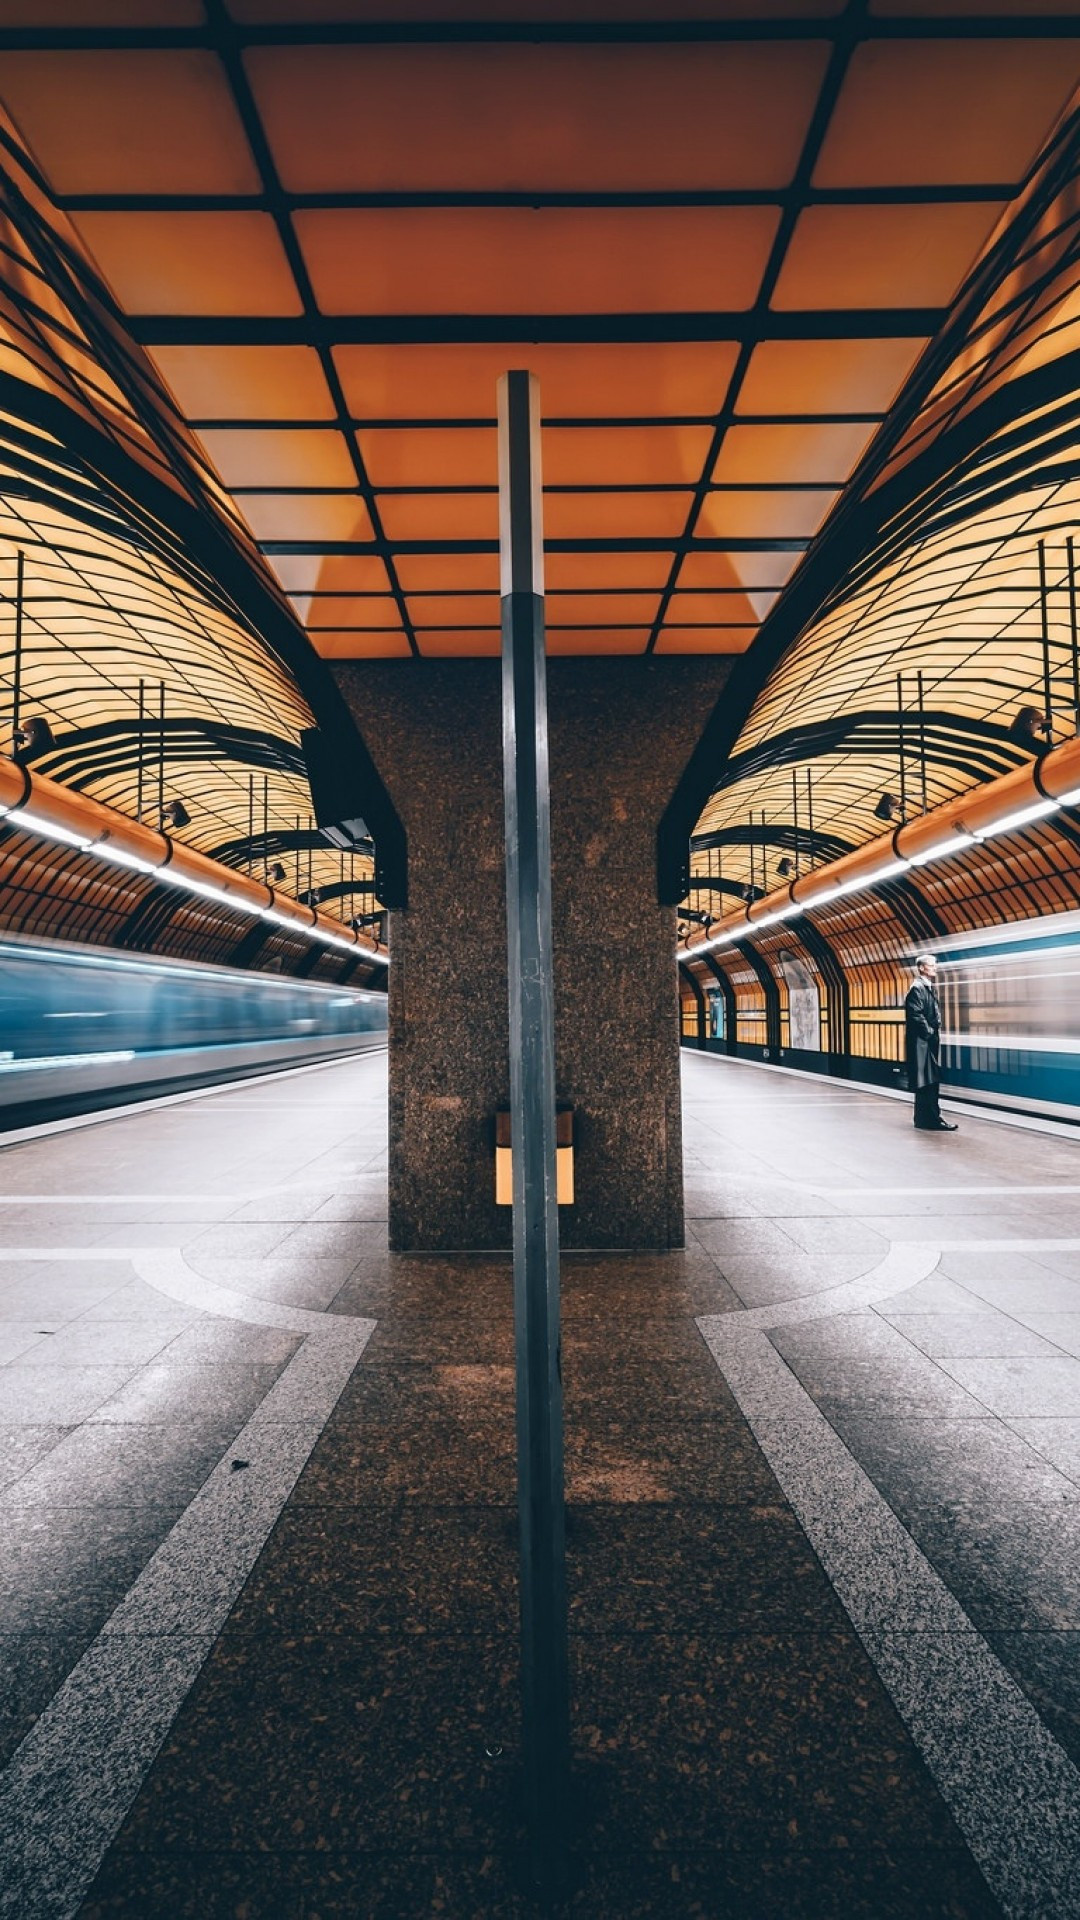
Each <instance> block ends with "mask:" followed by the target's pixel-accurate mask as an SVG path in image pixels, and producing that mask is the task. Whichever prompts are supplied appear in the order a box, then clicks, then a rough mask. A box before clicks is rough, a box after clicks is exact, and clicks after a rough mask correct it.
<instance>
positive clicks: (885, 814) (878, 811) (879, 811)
mask: <svg viewBox="0 0 1080 1920" xmlns="http://www.w3.org/2000/svg"><path fill="white" fill-rule="evenodd" d="M899 813H900V802H899V801H898V800H897V798H896V795H895V794H894V793H883V794H882V796H881V799H880V800H879V801H878V803H877V805H876V807H875V808H874V819H875V820H895V819H896V818H897V816H898V815H899Z"/></svg>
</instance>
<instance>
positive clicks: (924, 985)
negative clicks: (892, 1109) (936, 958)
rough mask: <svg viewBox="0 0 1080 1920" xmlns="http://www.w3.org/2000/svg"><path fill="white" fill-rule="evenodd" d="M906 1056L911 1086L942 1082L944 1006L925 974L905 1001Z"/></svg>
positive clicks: (911, 1088) (916, 1088) (928, 1085)
mask: <svg viewBox="0 0 1080 1920" xmlns="http://www.w3.org/2000/svg"><path fill="white" fill-rule="evenodd" d="M904 1023H905V1043H906V1044H905V1058H906V1061H907V1074H908V1087H909V1088H910V1090H911V1092H912V1093H915V1092H917V1091H918V1089H919V1088H920V1087H936V1086H938V1085H940V1082H941V1008H940V1006H939V1005H938V997H937V994H936V993H935V992H934V989H933V987H932V986H931V984H930V982H929V980H928V979H927V978H926V976H925V974H920V976H919V978H918V979H917V980H916V982H915V984H914V986H913V987H912V988H911V990H910V992H909V993H908V996H907V999H906V1000H905V1001H904Z"/></svg>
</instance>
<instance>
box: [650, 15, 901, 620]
mask: <svg viewBox="0 0 1080 1920" xmlns="http://www.w3.org/2000/svg"><path fill="white" fill-rule="evenodd" d="M868 6H869V0H847V4H846V6H845V8H844V11H843V14H842V15H841V17H840V19H839V20H838V22H837V25H836V29H835V32H834V37H833V42H832V50H831V52H830V55H829V64H828V67H827V68H826V71H825V76H824V79H823V80H822V83H821V86H820V88H819V90H818V97H817V101H816V103H815V106H814V111H813V113H812V114H811V116H810V124H809V126H808V128H807V131H806V136H805V139H804V140H803V144H802V149H801V152H800V154H799V162H798V165H797V167H796V169H795V174H794V177H793V179H792V182H791V186H790V188H789V189H788V191H787V193H786V194H785V196H784V202H783V206H782V209H781V213H780V220H779V223H778V225H777V229H776V233H775V235H774V237H773V242H772V246H771V247H770V249H769V257H768V260H767V261H766V264H765V271H764V273H763V274H762V276H761V281H760V284H759V286H758V290H757V297H756V299H755V301H754V304H753V307H752V308H751V309H750V314H749V316H748V324H747V330H746V332H745V333H744V334H743V335H742V337H741V339H740V342H739V352H738V356H737V358H736V361H735V366H734V368H733V369H732V373H731V379H730V381H729V383H728V389H727V393H726V395H725V397H724V404H723V407H722V408H721V410H720V413H719V415H718V416H717V420H716V426H715V428H714V430H713V437H712V442H711V444H710V447H709V450H708V453H707V454H706V456H705V464H704V466H703V467H702V470H701V477H700V479H699V481H698V484H697V487H696V489H695V492H694V498H693V501H692V502H691V505H690V510H689V513H688V516H687V522H686V535H687V538H690V537H692V535H693V533H694V529H695V527H696V526H697V523H698V520H699V518H700V515H701V513H702V510H703V508H704V506H705V502H706V500H707V499H708V495H709V485H710V482H711V480H712V476H713V474H714V472H715V470H716V464H717V461H718V460H719V458H720V455H721V452H722V450H723V445H724V441H725V440H726V438H727V434H728V430H729V428H730V427H731V426H732V424H733V422H734V420H735V416H736V412H737V409H738V404H739V396H740V394H741V392H742V389H743V383H744V382H745V380H746V376H747V373H748V372H749V369H750V361H751V358H752V356H753V353H754V349H755V347H756V346H757V344H758V342H759V341H760V340H761V339H762V338H763V337H764V336H763V331H762V329H763V328H764V327H765V326H766V325H767V323H768V318H769V315H770V314H771V312H772V298H773V294H774V293H775V291H776V286H777V282H778V281H779V279H780V275H781V273H782V272H783V269H784V263H785V261H786V260H787V254H788V248H789V246H790V244H791V240H792V236H793V234H794V232H795V227H796V225H797V223H798V220H799V218H800V216H801V214H802V212H803V210H804V208H805V206H806V196H807V194H808V193H809V191H810V187H811V184H812V181H813V176H814V168H815V167H816V165H817V162H818V158H819V155H820V153H821V149H822V146H823V145H824V141H825V136H826V134H827V132H828V130H829V122H830V120H831V119H832V115H833V108H834V107H835V105H836V102H837V100H838V99H839V97H840V89H841V87H842V86H843V84H844V80H845V78H846V75H847V70H848V67H849V65H850V63H851V58H852V55H853V53H854V51H855V48H856V46H857V45H858V42H859V37H860V33H861V30H862V28H863V26H864V23H865V20H866V16H867V11H868ZM683 557H684V554H683V552H682V551H680V552H678V553H676V555H675V557H674V559H673V561H672V564H671V572H670V574H669V575H668V579H667V584H666V586H665V588H664V591H663V593H662V594H661V596H660V602H659V605H658V607H657V609H656V616H655V619H654V621H653V627H652V632H651V633H650V635H649V642H648V647H647V652H649V653H652V652H654V651H655V649H656V646H657V643H658V641H659V639H660V635H661V632H662V631H663V627H664V622H665V620H666V618H667V611H668V606H669V603H670V600H671V596H672V594H673V593H674V592H675V591H676V589H677V587H678V584H679V575H680V573H681V571H682V564H683Z"/></svg>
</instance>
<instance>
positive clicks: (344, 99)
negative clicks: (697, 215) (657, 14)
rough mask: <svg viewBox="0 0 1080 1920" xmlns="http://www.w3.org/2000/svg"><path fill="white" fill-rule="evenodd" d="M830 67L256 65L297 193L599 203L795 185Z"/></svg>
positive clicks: (571, 57) (767, 49)
mask: <svg viewBox="0 0 1080 1920" xmlns="http://www.w3.org/2000/svg"><path fill="white" fill-rule="evenodd" d="M827 60H828V45H827V43H822V42H818V41H812V40H798V41H789V42H787V43H786V44H780V45H770V44H769V43H768V42H767V41H758V42H753V41H749V42H748V41H743V42H741V43H737V44H734V45H724V46H710V45H708V44H705V45H694V44H691V45H684V44H679V43H678V42H674V43H669V44H667V45H665V44H664V43H663V42H660V43H658V44H652V43H650V44H640V43H638V44H635V43H634V42H627V43H624V44H621V45H620V44H619V42H618V41H615V42H611V41H605V42H602V43H598V44H594V45H589V43H588V41H580V40H577V39H575V40H574V41H573V42H572V43H571V44H569V45H559V44H547V45H543V44H541V45H535V44H534V45H528V46H521V45H519V44H516V43H514V42H512V41H502V42H500V41H498V40H492V41H487V42H484V41H480V42H476V41H471V40H470V41H469V42H468V43H466V44H461V45H454V44H453V43H452V42H451V43H449V44H447V43H445V42H437V43H434V44H431V45H427V46H425V45H424V44H423V42H422V41H413V40H410V41H409V42H407V43H406V44H404V45H402V44H398V45H393V44H391V45H378V44H376V45H368V46H364V47H351V48H347V47H299V48H298V47H292V46H290V47H288V48H283V47H280V48H279V47H253V48H251V49H250V50H249V52H248V53H247V55H246V61H245V64H246V67H247V71H248V73H249V75H250V78H251V82H252V85H253V87H254V92H255V99H256V102H257V104H258V106H259V109H260V111H261V114H262V118H263V124H264V126H265V128H266V131H267V134H268V135H269V139H270V143H271V146H272V147H273V149H274V152H275V155H276V156H277V162H278V170H279V173H280V175H281V180H282V184H283V186H284V187H285V189H286V191H287V192H290V193H305V194H320V193H333V192H339V191H352V192H364V193H386V192H393V193H401V192H406V193H408V192H424V191H425V190H430V189H432V188H437V189H438V190H439V192H441V193H454V192H457V193H483V192H488V191H490V189H491V188H492V187H493V186H495V185H498V187H499V189H500V190H501V191H503V192H508V193H510V192H519V193H526V194H531V193H533V192H535V191H537V190H539V191H540V192H543V193H558V192H562V193H574V194H582V193H590V192H592V193H597V192H599V193H612V192H624V193H625V192H648V193H655V192H664V191H668V192H678V191H686V190H687V189H691V190H692V189H706V190H708V191H710V192H715V191H716V190H717V189H718V188H729V189H730V188H748V187H775V188H779V187H785V186H787V184H788V182H789V181H790V179H791V177H792V174H793V173H794V171H795V168H796V167H797V165H798V162H799V154H800V151H801V147H802V142H803V139H804V137H805V133H806V129H807V126H808V124H809V120H810V115H811V113H812V112H813V108H814V103H815V101H816V99H817V96H818V90H819V87H820V84H821V80H822V76H823V73H824V69H825V66H826V62H827ZM646 127H647V128H648V139H643V138H642V129H643V128H646Z"/></svg>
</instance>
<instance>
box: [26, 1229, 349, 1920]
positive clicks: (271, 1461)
mask: <svg viewBox="0 0 1080 1920" xmlns="http://www.w3.org/2000/svg"><path fill="white" fill-rule="evenodd" d="M68 1257H70V1255H68ZM97 1257H99V1258H100V1257H102V1256H101V1254H100V1250H98V1253H97ZM159 1257H160V1256H156V1255H155V1258H159ZM192 1277H193V1278H196V1277H197V1276H192ZM208 1284H209V1283H208ZM217 1291H219V1292H220V1291H223V1290H220V1289H219V1290H217ZM217 1310H219V1309H211V1311H217ZM276 1311H277V1312H278V1313H279V1314H283V1313H284V1312H285V1311H286V1310H285V1309H276ZM292 1317H293V1318H295V1310H294V1311H293V1316H292ZM305 1319H306V1320H314V1321H317V1322H318V1326H317V1328H316V1329H314V1330H313V1331H311V1332H310V1333H309V1337H308V1339H307V1340H306V1341H305V1343H304V1345H303V1346H302V1347H301V1348H300V1349H299V1351H298V1352H297V1353H296V1355H295V1356H294V1358H293V1359H292V1360H291V1361H290V1363H289V1365H288V1366H287V1367H286V1368H285V1370H284V1372H283V1373H282V1374H281V1375H280V1377H279V1379H278V1380H277V1381H276V1383H275V1385H274V1386H273V1387H272V1388H271V1390H270V1392H269V1393H268V1394H267V1396H266V1398H265V1399H264V1400H263V1401H262V1403H261V1404H260V1406H259V1407H258V1408H257V1410H256V1412H255V1413H254V1414H253V1415H252V1416H251V1419H250V1420H249V1421H248V1422H247V1424H246V1426H245V1427H244V1428H243V1429H242V1430H241V1432H240V1433H239V1434H238V1435H237V1437H236V1439H235V1440H234V1441H233V1443H232V1445H231V1446H230V1447H229V1450H228V1452H227V1454H226V1455H225V1456H224V1458H223V1459H222V1460H221V1462H220V1463H219V1465H218V1466H217V1467H216V1468H215V1469H214V1471H213V1473H212V1474H211V1475H210V1478H209V1479H208V1480H207V1481H206V1483H205V1485H204V1486H203V1488H202V1489H201V1491H200V1492H199V1493H198V1494H197V1495H196V1498H195V1499H194V1501H193V1502H192V1503H191V1505H190V1506H189V1507H188V1508H187V1510H186V1512H185V1513H184V1514H183V1515H182V1517H181V1519H180V1520H179V1521H178V1522H177V1524H176V1526H175V1527H174V1528H173V1529H172V1532H171V1533H170V1534H169V1535H168V1536H167V1538H166V1539H165V1540H164V1541H163V1543H162V1545H161V1546H160V1547H159V1548H158V1551H157V1552H156V1553H155V1554H154V1556H153V1558H152V1559H151V1560H150V1561H149V1563H148V1565H147V1566H146V1568H145V1570H144V1571H143V1573H142V1574H141V1575H140V1577H139V1579H138V1580H137V1581H136V1582H135V1585H134V1586H133V1587H132V1588H131V1590H130V1592H129V1593H128V1594H127V1595H126V1596H125V1598H124V1599H123V1600H122V1601H121V1602H120V1605H119V1606H118V1607H117V1608H116V1610H115V1611H114V1613H113V1614H112V1616H111V1617H110V1619H109V1620H108V1621H107V1622H106V1625H105V1627H104V1628H103V1630H102V1632H101V1633H100V1634H99V1636H98V1638H97V1639H96V1640H95V1641H94V1643H93V1645H92V1646H91V1647H90V1648H89V1649H88V1650H87V1652H86V1653H85V1654H84V1655H83V1657H82V1659H81V1660H80V1661H79V1663H78V1665H77V1666H76V1667H75V1668H74V1669H73V1671H72V1673H71V1674H70V1675H69V1677H68V1679H67V1680H66V1681H65V1683H64V1685H63V1686H62V1687H61V1688H60V1690H59V1692H58V1693H57V1694H56V1695H55V1697H54V1699H53V1700H52V1702H51V1704H50V1705H49V1707H48V1708H47V1709H46V1710H45V1712H44V1713H43V1714H42V1715H41V1717H40V1719H39V1720H37V1721H36V1722H35V1724H34V1726H33V1728H32V1729H31V1731H30V1733H29V1734H28V1735H27V1736H26V1739H25V1740H24V1741H23V1742H22V1745H21V1746H20V1747H19V1748H18V1749H17V1750H16V1752H15V1754H14V1755H13V1756H12V1759H11V1762H10V1764H9V1766H8V1767H7V1769H6V1771H5V1772H4V1774H3V1775H2V1776H0V1914H3V1915H5V1916H10V1920H70V1916H72V1915H74V1914H75V1913H76V1911H77V1910H78V1907H79V1905H80V1904H81V1902H82V1900H83V1898H84V1896H85V1894H86V1891H87V1889H88V1887H89V1886H90V1884H91V1882H92V1880H93V1878H94V1875H95V1873H96V1872H97V1868H98V1866H99V1864H100V1862H101V1860H102V1858H103V1857H104V1854H105V1852H106V1850H107V1848H108V1847H109V1845H110V1844H111V1842H112V1840H113V1839H114V1837H115V1835H116V1833H117V1832H118V1830H119V1828H120V1826H121V1824H122V1822H123V1819H124V1816H125V1814H126V1813H127V1811H128V1808H129V1807H130V1805H131V1803H132V1801H133V1800H134V1798H135V1795H136V1794H137V1792H138V1790H139V1787H140V1785H141V1784H142V1781H143V1779H144V1778H145V1776H146V1774H147V1772H148V1771H149V1769H150V1766H151V1765H152V1763H153V1760H154V1758H155V1756H156V1754H157V1752H158V1750H159V1748H160V1746H161V1744H162V1742H163V1740H164V1739H165V1737H166V1735H167V1733H168V1730H169V1728H170V1726H171V1725H172V1722H173V1720H174V1718H175V1716H176V1714H177V1712H178V1711H179V1709H180V1707H181V1706H182V1704H183V1702H184V1700H185V1698H186V1696H187V1694H188V1692H189V1691H190V1689H191V1687H192V1685H193V1684H194V1682H195V1680H196V1678H197V1676H198V1673H199V1670H200V1668H201V1667H202V1665H203V1662H204V1660H205V1659H206V1656H207V1653H208V1652H209V1650H210V1648H211V1646H212V1645H213V1642H214V1639H215V1638H216V1636H217V1634H218V1633H219V1632H220V1631H221V1628H222V1627H223V1626H224V1624H225V1621H226V1619H227V1617H228V1614H229V1610H230V1608H231V1607H232V1605H233V1603H234V1601H235V1600H236V1597H237V1595H238V1594H239V1592H240V1589H241V1587H242V1586H243V1584H244V1581H245V1580H246V1579H247V1577H248V1575H249V1573H250V1572H251V1569H252V1567H253V1566H254V1564H255V1561H256V1559H257V1557H258V1555H259V1553H260V1551H261V1549H262V1547H263V1546H264V1544H265V1542H266V1540H267V1538H268V1536H269V1534H270V1531H271V1529H272V1527H273V1526H274V1523H275V1522H276V1520H277V1519H278V1516H279V1514H280V1513H281V1510H282V1508H283V1507H284V1505H285V1502H286V1500H287V1499H288V1497H289V1494H290V1493H291V1492H292V1489H293V1487H294V1486H295V1484H296V1481H297V1479H298V1477H299V1475H300V1472H301V1470H302V1468H303V1467H304V1465H305V1462H306V1461H307V1459H308V1457H309V1455H310V1453H311V1450H312V1448H313V1447H314V1445H315V1442H316V1441H317V1439H318V1437H319V1435H320V1433H321V1432H322V1430H323V1428H324V1426H325V1425H326V1422H327V1420H328V1419H329V1417H330V1414H331V1413H332V1412H333V1409H334V1407H335V1405H336V1403H337V1401H338V1399H339V1397H340V1395H341V1393H342V1391H343V1389H344V1387H345V1385H346V1383H347V1381H348V1379H349V1377H350V1375H351V1374H352V1372H353V1369H354V1367H355V1366H356V1363H357V1361H358V1360H359V1358H360V1356H361V1354H362V1353H363V1351H364V1348H365V1346H366V1345H367V1342H368V1340H369V1339H370V1337H371V1334H372V1333H373V1331H374V1328H375V1324H376V1323H375V1321H373V1320H360V1319H345V1318H344V1317H342V1318H340V1319H334V1320H331V1321H328V1320H327V1319H326V1317H325V1316H324V1315H321V1314H308V1315H305ZM289 1324H291V1320H290V1322H289ZM234 1460H243V1461H245V1462H246V1463H247V1464H246V1466H245V1467H244V1468H243V1469H242V1470H239V1469H235V1468H234V1467H233V1464H232V1463H233V1461H234Z"/></svg>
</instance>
